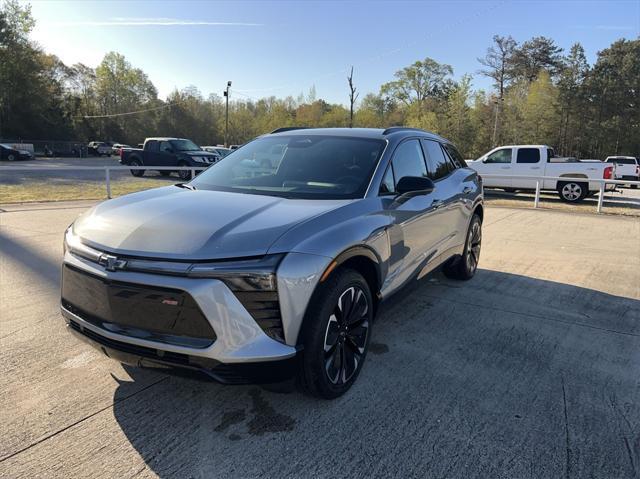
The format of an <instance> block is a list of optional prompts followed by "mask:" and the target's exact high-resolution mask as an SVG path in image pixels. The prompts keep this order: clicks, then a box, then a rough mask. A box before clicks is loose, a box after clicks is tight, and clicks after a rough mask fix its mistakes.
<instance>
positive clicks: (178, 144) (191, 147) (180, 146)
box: [171, 140, 200, 151]
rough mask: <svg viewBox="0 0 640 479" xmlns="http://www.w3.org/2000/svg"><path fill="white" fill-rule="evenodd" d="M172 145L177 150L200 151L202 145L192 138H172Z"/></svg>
mask: <svg viewBox="0 0 640 479" xmlns="http://www.w3.org/2000/svg"><path fill="white" fill-rule="evenodd" d="M171 145H172V146H173V149H174V150H176V151H200V147H199V146H198V145H196V144H195V143H194V142H193V141H191V140H171Z"/></svg>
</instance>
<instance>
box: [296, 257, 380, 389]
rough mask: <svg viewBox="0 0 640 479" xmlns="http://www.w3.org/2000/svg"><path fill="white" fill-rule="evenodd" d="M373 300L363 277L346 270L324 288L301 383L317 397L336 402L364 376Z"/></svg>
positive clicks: (308, 321)
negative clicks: (360, 376)
mask: <svg viewBox="0 0 640 479" xmlns="http://www.w3.org/2000/svg"><path fill="white" fill-rule="evenodd" d="M372 321H373V299H372V296H371V290H370V289H369V285H368V284H367V282H366V280H365V279H364V278H363V277H362V275H361V274H359V273H358V272H356V271H354V270H350V269H344V270H338V271H336V272H334V273H333V274H332V275H331V277H330V278H329V279H328V280H327V281H326V282H325V283H321V284H320V285H319V289H318V290H317V291H316V293H315V294H314V299H313V300H312V303H311V304H310V305H309V309H308V313H307V316H306V317H305V321H304V325H303V327H304V330H303V331H302V338H303V340H302V345H303V352H302V358H301V361H300V371H299V374H298V378H299V381H300V384H301V385H302V387H303V389H304V390H305V391H306V392H307V393H309V394H311V395H313V396H316V397H321V398H325V399H334V398H337V397H339V396H341V395H343V394H344V393H345V392H347V391H348V390H349V388H350V387H351V386H352V385H353V383H354V382H355V380H356V378H357V377H358V375H359V374H360V371H361V369H362V365H363V364H364V360H365V357H366V355H367V349H368V347H369V338H370V336H371V323H372Z"/></svg>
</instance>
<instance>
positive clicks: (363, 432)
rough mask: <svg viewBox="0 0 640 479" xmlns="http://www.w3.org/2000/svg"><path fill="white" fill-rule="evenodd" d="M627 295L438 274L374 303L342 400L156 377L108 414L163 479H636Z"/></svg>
mask: <svg viewBox="0 0 640 479" xmlns="http://www.w3.org/2000/svg"><path fill="white" fill-rule="evenodd" d="M635 298H636V299H631V298H624V297H619V296H614V295H610V294H607V293H603V292H600V291H596V290H592V289H587V288H582V287H577V286H572V285H566V284H560V283H555V282H551V281H545V280H540V279H535V278H530V277H527V276H521V275H514V274H509V273H504V272H499V271H491V270H479V271H478V273H477V275H476V277H475V278H474V279H473V280H472V281H469V282H455V281H451V280H448V279H446V278H445V277H444V276H442V275H441V274H440V273H436V274H434V275H431V276H429V277H427V278H425V279H423V280H422V281H419V282H414V283H413V284H411V285H409V286H408V287H407V288H405V289H404V290H403V291H401V292H399V293H398V294H397V295H395V296H394V297H393V298H391V299H390V300H389V301H387V302H385V303H384V304H383V306H382V308H381V310H380V314H379V317H378V319H377V321H376V324H375V326H374V333H373V334H374V336H373V338H372V342H371V346H370V352H369V356H368V357H367V364H366V365H365V366H364V368H363V371H362V374H361V376H360V377H359V379H358V381H357V382H356V384H355V385H354V387H353V388H352V389H351V390H350V391H349V392H348V393H347V394H346V395H345V396H343V397H341V398H339V399H336V400H333V401H324V400H316V399H313V398H310V397H308V396H305V395H303V394H301V393H299V392H297V391H294V390H293V389H292V388H283V389H282V390H281V392H274V391H273V390H266V389H264V388H261V387H258V386H221V385H218V384H215V383H211V382H201V381H196V380H192V379H184V378H178V377H173V376H167V377H166V380H164V381H161V382H160V383H158V384H156V385H155V386H153V387H151V388H149V389H146V390H144V391H142V392H140V393H138V394H135V395H131V394H130V391H131V388H129V387H127V383H124V384H123V385H121V386H119V387H118V388H117V390H116V391H115V397H114V416H115V419H116V421H117V423H118V424H119V426H120V428H121V430H122V432H123V433H124V435H125V436H126V437H127V439H128V441H129V443H130V444H131V445H132V446H133V448H134V449H135V450H136V451H137V452H138V454H139V455H140V457H141V458H142V459H143V460H144V462H145V464H146V467H147V468H148V469H150V470H151V471H153V473H155V474H157V475H158V476H159V477H164V478H170V477H213V476H216V477H264V476H271V477H273V476H275V477H301V476H305V477H335V476H336V475H338V476H341V477H369V476H376V477H385V476H394V477H399V476H401V477H418V476H420V477H445V476H446V477H498V476H499V477H560V476H563V477H564V476H565V475H566V476H569V475H571V476H573V477H584V476H595V477H614V476H615V477H633V476H634V474H636V473H637V467H638V465H640V462H638V457H639V450H640V443H638V439H637V438H638V436H637V431H638V430H639V428H640V393H639V390H638V382H637V381H638V374H637V373H638V371H639V370H640V353H639V351H640V301H639V300H638V299H637V298H640V291H638V294H637V295H636V297H635ZM126 369H127V371H128V373H129V375H130V377H131V381H133V382H135V381H138V380H143V378H144V371H142V370H140V369H137V368H134V367H126ZM602 458H606V460H602Z"/></svg>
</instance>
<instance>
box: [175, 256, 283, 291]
mask: <svg viewBox="0 0 640 479" xmlns="http://www.w3.org/2000/svg"><path fill="white" fill-rule="evenodd" d="M283 257H284V255H283V254H272V255H267V256H263V257H262V258H259V259H248V260H237V261H218V262H215V263H196V264H193V265H192V266H191V268H189V271H188V273H187V275H188V276H190V277H193V278H216V279H219V280H220V281H222V282H224V283H225V284H226V285H227V286H228V287H229V289H230V290H232V291H276V289H277V282H276V268H277V267H278V264H280V261H281V260H282V258H283Z"/></svg>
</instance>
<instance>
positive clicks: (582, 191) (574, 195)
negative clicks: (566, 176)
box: [558, 181, 589, 203]
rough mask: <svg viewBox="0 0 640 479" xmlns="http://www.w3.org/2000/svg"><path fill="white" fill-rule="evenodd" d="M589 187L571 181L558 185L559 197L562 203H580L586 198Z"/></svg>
mask: <svg viewBox="0 0 640 479" xmlns="http://www.w3.org/2000/svg"><path fill="white" fill-rule="evenodd" d="M588 192H589V187H588V186H587V184H585V183H576V182H574V181H569V182H566V183H558V195H559V196H560V199H561V200H562V201H565V202H567V203H578V202H580V201H582V200H583V199H585V198H586V196H587V193H588Z"/></svg>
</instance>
